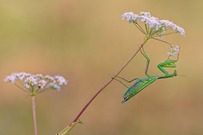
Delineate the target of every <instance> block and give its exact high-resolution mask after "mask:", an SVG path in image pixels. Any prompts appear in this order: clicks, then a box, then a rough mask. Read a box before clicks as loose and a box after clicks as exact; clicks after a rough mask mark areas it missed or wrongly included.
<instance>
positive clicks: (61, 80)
mask: <svg viewBox="0 0 203 135" xmlns="http://www.w3.org/2000/svg"><path fill="white" fill-rule="evenodd" d="M54 78H55V79H56V82H57V83H58V84H59V85H67V83H68V82H67V80H66V79H65V78H64V77H62V76H59V75H58V76H55V77H54Z"/></svg>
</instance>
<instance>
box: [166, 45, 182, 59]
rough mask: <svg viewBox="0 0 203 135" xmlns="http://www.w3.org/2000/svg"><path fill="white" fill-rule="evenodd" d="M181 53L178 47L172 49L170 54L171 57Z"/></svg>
mask: <svg viewBox="0 0 203 135" xmlns="http://www.w3.org/2000/svg"><path fill="white" fill-rule="evenodd" d="M179 51H180V47H179V46H178V45H176V46H175V47H173V48H171V50H170V51H169V52H168V55H169V57H170V56H175V55H178V54H179Z"/></svg>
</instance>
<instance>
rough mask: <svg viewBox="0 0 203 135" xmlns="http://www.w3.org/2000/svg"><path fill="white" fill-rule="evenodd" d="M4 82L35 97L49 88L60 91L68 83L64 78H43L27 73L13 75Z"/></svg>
mask: <svg viewBox="0 0 203 135" xmlns="http://www.w3.org/2000/svg"><path fill="white" fill-rule="evenodd" d="M4 81H5V82H11V83H13V84H15V85H16V86H17V87H18V88H20V89H22V90H23V91H25V92H27V93H29V94H30V95H31V96H35V95H36V94H38V93H40V92H42V91H44V90H45V89H48V88H50V89H53V90H57V91H60V88H61V86H62V85H67V83H68V81H67V80H66V79H65V78H64V77H62V76H50V75H45V76H43V75H42V74H36V75H34V74H30V73H25V72H19V73H13V74H11V75H9V76H7V77H6V78H5V80H4Z"/></svg>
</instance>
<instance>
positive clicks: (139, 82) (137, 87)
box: [114, 47, 179, 103]
mask: <svg viewBox="0 0 203 135" xmlns="http://www.w3.org/2000/svg"><path fill="white" fill-rule="evenodd" d="M178 51H179V50H177V52H176V54H177V59H176V60H170V56H172V55H169V57H168V59H167V60H165V61H164V62H162V63H160V64H158V65H157V67H158V69H159V70H160V71H161V72H163V73H164V75H150V74H148V67H149V63H150V58H149V57H148V56H147V54H146V53H145V51H144V48H143V47H142V48H141V49H140V52H141V54H142V55H143V56H144V57H145V58H146V60H147V65H146V69H145V75H146V76H147V77H146V78H135V79H133V80H130V81H129V80H126V79H124V78H122V77H119V76H116V77H117V78H120V79H122V80H124V81H125V82H128V83H131V82H133V81H135V80H136V82H135V83H134V84H133V85H132V86H131V87H128V86H127V85H125V84H124V83H123V82H122V81H120V80H118V79H116V78H114V79H115V80H117V81H118V82H120V83H121V84H123V85H124V86H125V87H127V88H128V90H127V91H126V92H125V93H124V95H123V100H122V103H125V102H126V101H128V100H129V99H131V98H132V97H134V96H135V95H136V94H138V93H139V92H140V91H142V90H143V89H145V88H146V87H147V86H149V85H151V84H152V83H153V82H155V81H156V80H158V79H166V78H171V77H174V76H177V72H176V70H174V72H173V73H171V74H169V73H168V71H166V70H165V68H176V65H175V63H176V62H177V61H178V57H179V52H178Z"/></svg>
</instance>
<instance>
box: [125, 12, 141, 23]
mask: <svg viewBox="0 0 203 135" xmlns="http://www.w3.org/2000/svg"><path fill="white" fill-rule="evenodd" d="M138 17H139V16H138V15H136V14H134V13H133V12H126V13H124V14H123V15H122V19H123V20H124V19H125V20H127V21H128V22H129V23H132V22H137V20H138V19H139V18H138Z"/></svg>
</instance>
